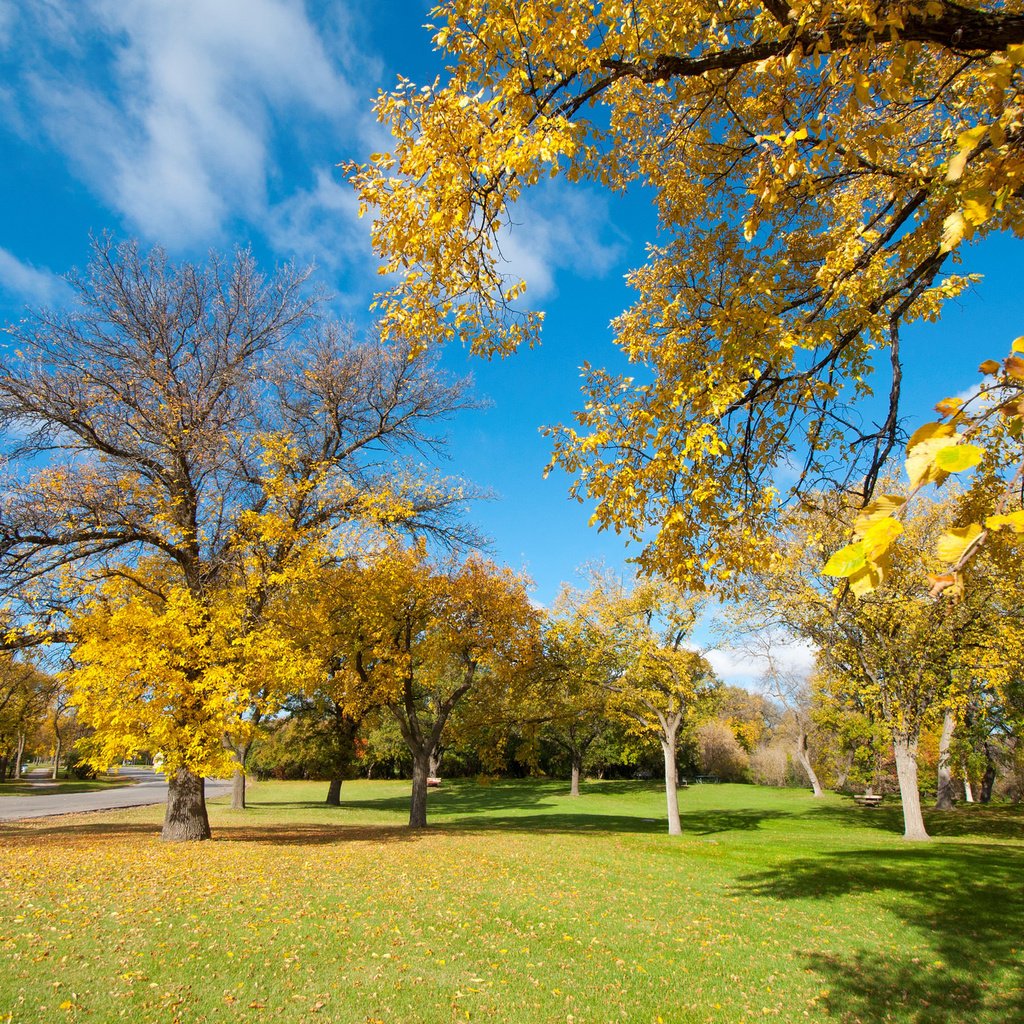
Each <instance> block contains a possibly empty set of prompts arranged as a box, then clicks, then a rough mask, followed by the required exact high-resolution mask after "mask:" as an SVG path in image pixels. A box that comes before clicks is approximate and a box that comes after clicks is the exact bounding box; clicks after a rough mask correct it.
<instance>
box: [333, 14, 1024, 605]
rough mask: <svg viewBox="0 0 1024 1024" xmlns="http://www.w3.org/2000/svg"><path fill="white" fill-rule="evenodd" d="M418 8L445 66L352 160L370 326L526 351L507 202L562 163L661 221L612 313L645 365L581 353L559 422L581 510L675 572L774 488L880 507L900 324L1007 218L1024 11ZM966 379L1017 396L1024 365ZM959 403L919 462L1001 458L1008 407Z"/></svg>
mask: <svg viewBox="0 0 1024 1024" xmlns="http://www.w3.org/2000/svg"><path fill="white" fill-rule="evenodd" d="M434 19H435V22H436V25H435V31H436V35H435V40H436V43H437V45H438V47H439V48H440V49H441V50H442V51H443V52H444V54H445V55H446V57H447V58H448V60H449V72H448V74H447V75H446V76H445V77H444V78H443V79H440V80H438V81H437V82H435V83H433V84H430V85H426V86H424V87H422V88H419V87H418V86H416V85H414V84H413V83H412V82H408V81H406V80H403V81H401V82H400V84H399V86H398V88H397V89H396V90H395V91H393V92H391V93H388V94H385V95H383V96H382V97H381V98H380V100H379V101H378V107H377V110H378V116H379V117H380V119H381V120H382V121H383V122H384V123H385V124H386V125H387V127H388V128H389V129H390V131H391V132H392V133H393V136H394V144H393V146H392V148H391V151H390V152H384V153H381V154H378V155H376V156H374V157H373V158H371V160H370V161H369V162H368V163H367V164H365V165H362V166H356V165H353V166H351V167H350V173H351V175H352V179H353V182H354V185H355V187H356V189H357V191H358V193H359V196H360V199H361V202H362V203H363V204H364V208H366V209H372V210H373V211H374V215H375V223H374V228H373V241H374V245H375V247H376V250H377V252H378V253H379V255H380V257H381V259H382V262H383V266H384V269H385V270H387V271H389V272H392V274H393V276H392V277H391V278H390V281H391V286H390V288H389V290H388V291H386V292H385V293H384V294H383V295H382V296H380V297H379V308H380V311H381V313H382V323H383V325H384V330H385V331H386V332H388V333H389V334H395V335H403V336H406V337H410V338H412V339H413V340H414V341H415V342H420V341H421V340H422V339H446V338H453V337H458V338H462V339H465V340H467V341H468V343H469V344H470V345H471V346H472V347H473V348H474V349H475V350H477V351H484V352H493V351H499V352H508V351H511V350H513V349H514V348H515V347H516V346H518V345H519V344H520V343H522V342H524V341H532V340H533V339H534V337H535V336H536V335H537V334H538V332H539V330H540V324H541V319H542V314H541V313H539V312H538V311H536V310H535V309H531V308H529V306H526V305H523V304H522V302H521V301H520V300H521V296H522V292H523V285H522V282H520V281H519V280H518V279H517V278H515V277H509V275H508V274H506V273H505V271H506V269H507V267H506V266H505V265H504V263H503V260H502V246H501V239H502V233H503V232H504V231H505V230H507V229H508V227H509V225H510V224H511V221H512V219H513V215H514V210H515V207H516V203H517V201H518V200H519V199H520V198H521V197H522V196H523V195H524V194H525V193H526V192H527V190H528V189H529V188H530V187H531V186H533V185H535V184H536V183H537V182H538V181H540V180H543V179H547V178H549V177H551V176H555V177H559V176H561V177H563V178H565V179H567V180H568V181H570V182H576V183H583V184H584V185H591V186H597V187H605V188H610V189H615V190H625V189H629V188H631V187H634V186H640V187H642V188H644V189H645V190H646V194H648V195H650V196H651V197H652V198H653V200H654V204H655V212H656V218H657V225H656V232H655V233H652V242H651V244H650V246H649V247H648V256H647V261H646V263H645V264H644V265H643V266H641V267H639V268H638V269H636V270H634V271H633V272H632V273H631V274H630V275H629V281H630V283H631V284H632V286H633V287H634V288H635V290H636V292H637V298H636V301H635V302H634V304H633V305H632V306H631V307H630V308H629V309H627V310H626V311H625V312H623V314H622V315H621V316H620V317H618V318H617V320H616V321H615V323H614V329H615V331H616V335H617V341H618V344H619V346H620V347H621V349H622V350H623V352H624V354H625V355H626V357H627V358H628V359H629V361H630V362H631V363H633V364H635V367H636V368H635V369H631V370H630V371H629V373H628V374H613V373H608V372H604V371H602V370H601V369H600V368H594V367H589V366H588V367H586V383H585V386H584V391H585V404H584V406H583V408H582V409H581V411H580V412H579V413H578V414H577V421H578V422H577V424H576V425H574V426H563V427H559V428H557V429H556V430H555V431H554V438H555V455H554V458H555V461H556V462H557V463H559V464H560V465H561V466H563V467H564V468H565V469H566V470H568V471H569V472H570V473H573V474H575V475H576V482H575V485H574V490H575V491H576V492H577V493H578V494H580V495H583V494H585V495H587V496H589V497H590V498H591V499H593V500H594V501H595V502H596V519H597V521H598V522H600V523H601V524H603V525H606V526H609V525H610V526H614V527H616V528H620V529H625V530H627V531H628V532H630V533H631V534H632V535H633V536H634V537H636V538H637V539H639V540H640V541H641V542H642V543H643V544H644V562H645V563H646V565H647V566H648V567H653V568H658V569H661V570H664V572H665V574H666V575H667V576H669V577H670V578H675V579H684V578H685V579H688V580H690V581H693V580H694V579H700V578H702V577H705V576H707V575H710V576H711V577H712V578H713V579H714V580H716V581H717V582H719V583H721V584H725V585H731V583H732V582H733V581H734V580H735V578H736V574H737V573H738V572H741V571H742V570H744V569H745V568H746V567H747V566H748V565H749V564H750V562H751V560H752V559H757V558H759V557H763V552H764V549H765V547H766V546H767V547H770V546H771V542H772V540H773V537H772V533H771V522H772V521H773V518H774V516H775V514H776V512H777V509H778V506H779V504H780V500H783V499H785V497H786V496H787V495H788V493H790V491H797V490H801V489H805V488H807V487H820V486H821V485H822V483H823V482H824V481H829V482H837V481H838V482H839V483H841V484H845V485H847V486H850V487H851V488H855V489H857V490H860V491H862V492H863V493H864V494H865V495H867V494H870V492H871V490H872V487H873V485H874V483H875V480H876V477H877V474H878V472H879V471H880V468H881V467H882V466H883V465H884V463H885V461H886V458H887V456H888V455H889V454H890V453H891V452H892V451H893V450H894V446H895V445H896V444H897V442H898V440H899V438H900V418H899V408H900V391H901V381H902V367H903V353H902V350H901V344H900V331H901V328H902V326H903V325H905V324H907V323H911V322H914V321H917V320H921V319H926V320H927V319H932V318H934V317H935V316H936V315H938V313H939V312H940V310H941V308H942V304H943V302H944V301H946V300H947V299H949V298H950V297H952V296H955V295H957V294H958V293H959V292H960V291H961V290H962V289H963V287H964V286H965V283H966V282H967V277H966V276H963V275H961V274H960V273H959V272H958V264H959V262H960V260H961V259H964V260H966V259H967V256H966V253H965V251H964V250H965V246H964V244H963V243H964V242H965V241H966V240H968V239H970V238H971V237H975V236H979V235H982V234H985V233H989V232H996V231H1012V232H1015V233H1018V234H1019V233H1021V231H1022V230H1024V216H1022V215H1024V202H1022V196H1024V189H1022V184H1024V132H1022V129H1021V121H1020V100H1021V84H1022V64H1024V12H1022V11H1021V9H1020V5H1019V0H1012V2H1010V3H998V4H997V3H982V2H973V3H969V4H959V3H955V2H951V0H934V2H927V3H924V2H895V3H890V2H883V0H867V2H856V3H855V2H852V0H792V2H790V0H725V2H721V0H714V2H709V0H686V2H683V3H676V2H673V3H669V2H668V0H651V2H646V3H637V2H634V0H602V2H599V3H594V2H592V0H586V2H584V0H569V2H565V0H515V2H512V3H507V4H501V5H497V4H492V3H486V2H481V0H447V2H445V3H442V4H440V5H439V6H438V7H437V8H436V9H435V11H434ZM1010 330H1013V328H1012V327H1010ZM1004 345H1005V346H1006V347H1009V336H1008V337H1007V338H1006V339H1005V340H1004V341H997V342H994V343H993V347H994V349H995V351H990V352H984V353H982V354H981V357H984V356H988V355H993V354H994V355H997V356H1000V355H1002V354H1003V353H1005V350H1006V349H1005V347H1004ZM1020 345H1021V346H1022V347H1024V342H1021V343H1020ZM1015 348H1016V346H1015ZM984 366H985V368H986V372H992V373H994V374H996V377H995V383H996V385H997V390H998V391H999V392H1000V396H999V397H1000V398H1001V399H1004V400H1005V399H1009V398H1014V400H1015V401H1016V400H1018V399H1019V397H1020V392H1021V389H1022V387H1024V360H1022V359H1021V358H1020V357H1019V356H1016V355H1014V356H1011V358H1010V359H1007V360H1006V361H1005V362H1003V363H1000V362H998V361H996V360H992V361H990V362H986V363H985V364H984ZM878 378H881V383H879V382H878ZM873 379H874V382H873ZM872 390H882V391H883V392H887V393H888V400H887V402H884V403H882V410H881V412H878V413H875V412H873V411H872V412H868V413H867V414H865V413H864V412H862V408H863V407H864V401H863V400H864V399H865V398H866V397H867V396H868V395H869V393H870V392H871V391H872ZM940 397H942V396H936V398H940ZM996 404H997V405H999V404H1000V403H996ZM960 405H962V403H957V402H952V403H947V405H946V408H945V413H946V415H948V416H950V417H951V418H952V419H953V420H954V422H952V423H948V422H947V423H944V424H941V430H942V432H943V433H944V434H945V437H944V438H940V439H939V440H942V441H943V443H942V444H936V445H933V446H931V448H929V449H928V451H927V452H924V450H923V449H922V452H923V454H924V455H926V456H927V457H926V458H924V459H923V461H924V462H926V463H927V464H928V466H931V465H932V459H933V456H934V455H936V454H937V451H938V449H939V448H947V447H953V446H954V445H955V443H956V441H957V440H958V439H959V438H960V436H961V433H966V432H967V431H974V432H975V433H976V434H977V435H978V436H981V437H983V438H984V440H985V445H984V447H986V448H987V450H989V451H990V452H993V453H998V452H999V451H1000V450H1002V449H1003V448H1004V447H1005V446H1006V445H1007V444H1011V443H1012V439H1013V436H1014V434H1016V436H1018V437H1019V436H1020V428H1021V424H1022V419H1021V415H1020V410H1019V408H1018V407H1017V406H1015V405H1010V404H1007V403H1006V401H1003V402H1002V403H1001V409H1002V413H1001V414H999V415H995V416H993V417H990V418H989V420H988V424H987V426H986V427H985V428H984V429H981V428H980V427H978V426H977V425H976V424H975V423H974V422H973V421H972V419H971V418H968V419H967V420H962V419H961V420H957V417H958V416H960V415H961V414H962V410H959V406H960ZM856 406H860V407H861V408H854V407H856ZM867 408H869V409H870V408H871V407H870V405H869V406H867ZM919 440H920V439H919ZM919 454H920V453H919ZM972 454H973V453H966V452H963V451H961V452H958V453H957V455H956V456H955V457H954V459H953V461H954V462H956V461H958V460H961V459H964V460H967V459H968V458H969V456H971V455H972ZM998 457H999V456H998V454H996V455H994V458H996V459H998ZM1014 457H1015V458H1016V459H1017V461H1018V462H1019V461H1020V453H1019V450H1018V451H1017V452H1016V453H1015V456H1014ZM944 458H945V459H946V460H947V462H948V459H949V457H948V454H947V456H945V457H944ZM794 464H795V465H796V467H797V468H798V469H799V474H798V475H799V482H798V483H797V484H795V485H794V486H793V488H788V487H786V488H782V489H781V493H780V492H779V491H777V490H776V479H777V477H776V473H775V471H776V470H777V469H778V468H779V467H784V468H785V469H786V471H787V473H789V472H791V471H792V469H793V467H794ZM961 468H963V467H962V466H961ZM937 474H938V469H936V470H935V473H933V474H932V476H933V477H934V476H935V475H937ZM915 482H916V481H915ZM1012 507H1014V508H1016V507H1018V505H1017V504H1016V503H1015V504H1014V505H1013V506H1012ZM997 511H999V512H1003V511H1006V509H1003V508H1000V509H997ZM1020 515H1024V513H1020ZM1013 528H1015V529H1016V528H1020V529H1024V519H1021V520H1019V521H1018V522H1016V525H1015V526H1014V527H1013ZM869 560H870V559H869ZM861 566H862V567H863V559H862V560H861ZM854 571H855V570H854Z"/></svg>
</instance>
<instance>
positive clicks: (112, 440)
mask: <svg viewBox="0 0 1024 1024" xmlns="http://www.w3.org/2000/svg"><path fill="white" fill-rule="evenodd" d="M71 284H72V286H73V288H74V291H75V293H76V303H75V305H74V306H72V307H71V308H70V309H68V310H66V311H63V312H54V311H50V310H40V311H35V312H32V313H30V314H29V315H28V317H27V318H26V319H24V320H22V321H21V322H19V323H18V324H16V325H12V326H11V327H9V328H8V333H9V335H10V336H11V343H10V346H9V348H8V350H7V352H6V354H5V355H4V357H3V359H2V361H0V425H2V426H3V427H5V428H7V430H8V431H9V433H8V437H9V438H10V439H11V442H12V447H11V450H10V452H9V459H8V464H9V466H10V467H13V468H14V472H13V473H11V475H9V477H8V478H7V480H6V481H5V484H4V488H3V493H2V495H0V557H2V565H0V568H2V570H3V580H4V585H5V588H6V592H7V594H8V595H9V596H12V597H14V598H15V599H16V600H17V601H18V602H19V604H18V607H20V608H22V609H25V610H27V612H28V613H29V615H30V616H33V615H34V616H36V620H37V622H38V621H42V622H43V626H41V627H39V626H37V632H38V630H39V629H48V630H53V631H56V632H59V631H60V626H61V623H62V622H63V621H66V619H62V615H64V614H65V613H69V612H70V613H73V614H75V615H76V616H77V617H76V618H75V620H74V621H75V627H74V628H75V631H76V633H75V636H76V637H77V639H78V640H79V641H81V645H80V648H79V652H78V655H79V663H80V669H81V672H80V673H79V676H78V678H79V679H80V680H81V681H82V682H83V687H82V696H83V698H84V699H81V700H79V701H78V702H79V705H80V712H81V715H82V717H83V719H85V720H87V721H91V722H92V723H93V724H94V725H95V726H96V727H97V729H98V731H99V733H100V734H101V735H100V743H101V746H100V748H99V749H100V750H101V751H102V752H103V753H102V756H103V757H105V758H108V759H109V758H110V757H113V756H115V755H116V752H117V750H118V749H119V747H121V748H124V749H125V750H128V749H135V748H137V747H138V746H139V745H140V744H142V743H144V742H145V737H146V734H147V733H149V734H151V735H152V725H151V724H147V723H146V715H145V714H142V707H141V705H142V703H144V702H147V701H148V702H150V703H153V699H154V698H155V697H156V696H157V692H156V690H150V689H149V686H150V684H151V683H152V685H154V686H156V685H157V681H159V685H160V686H162V687H165V688H169V689H161V690H160V691H159V697H160V700H161V701H162V702H163V707H164V708H165V712H164V714H165V718H164V719H163V720H162V728H161V729H160V730H159V741H160V744H161V747H162V748H163V749H164V755H165V761H164V764H165V770H166V771H167V774H168V778H169V782H170V796H169V799H168V804H167V818H166V822H165V826H164V837H165V838H167V839H197V838H204V837H206V836H208V835H209V824H208V821H207V817H206V810H205V804H204V801H203V783H202V776H203V774H204V773H205V772H207V771H209V770H211V769H214V768H219V767H220V766H222V765H223V749H224V748H223V744H224V738H225V736H227V735H230V734H231V733H232V728H233V727H236V726H237V725H238V722H239V715H240V714H241V713H242V712H243V711H244V709H245V708H246V707H248V706H250V705H251V704H252V702H253V701H254V700H262V699H263V697H262V696H261V694H262V693H263V689H264V687H263V680H262V679H261V678H260V673H259V672H256V673H250V672H248V670H247V669H246V668H245V666H244V665H242V664H241V661H243V660H244V658H242V657H241V652H242V648H243V647H244V645H245V644H246V643H248V644H250V645H251V648H252V649H251V652H250V653H251V654H252V656H253V658H256V659H257V660H259V659H260V658H261V657H262V655H261V654H260V653H259V652H258V651H257V647H258V639H259V637H260V635H261V632H260V631H262V630H266V629H272V628H273V627H274V625H275V624H274V622H273V620H272V619H268V616H269V615H270V613H271V611H272V610H273V608H274V597H275V593H277V592H278V591H279V590H280V585H281V583H282V581H289V580H294V579H295V578H297V577H299V576H301V575H302V574H303V573H304V572H306V571H308V570H309V568H310V566H311V565H315V564H317V562H318V560H319V559H321V558H322V557H323V556H324V555H326V554H333V553H334V552H335V551H336V550H337V549H338V547H339V546H341V545H342V544H343V536H342V535H343V533H344V530H345V529H346V528H347V527H348V526H349V525H350V524H352V523H357V522H360V521H367V520H370V521H374V522H377V523H378V524H384V525H385V526H386V527H387V526H393V525H394V524H398V523H402V524H406V525H416V524H419V525H422V526H424V527H425V528H431V529H434V530H435V531H437V532H439V533H441V534H442V535H444V534H446V532H449V531H454V532H455V533H456V534H458V533H459V531H460V530H461V527H460V526H459V525H458V522H457V520H452V519H451V518H450V514H451V512H452V510H453V509H457V508H458V507H459V505H460V502H461V501H462V498H463V494H462V493H461V491H460V490H459V489H458V488H453V487H451V486H449V485H447V484H445V483H444V482H443V481H433V482H431V481H429V480H426V481H425V480H424V479H423V474H422V470H420V469H417V468H416V466H415V465H412V464H410V463H408V461H407V460H406V459H404V458H403V456H405V457H407V456H408V455H410V454H416V455H418V454H420V453H422V452H423V451H425V450H429V449H431V448H432V447H434V446H435V445H436V444H437V438H436V437H435V436H434V435H433V433H432V432H431V428H432V424H433V423H434V421H436V420H437V418H438V417H441V416H444V415H445V414H447V413H449V412H451V411H452V410H454V409H457V408H459V407H460V406H463V405H464V404H466V401H467V400H466V391H465V387H464V385H463V384H462V383H461V382H452V381H448V380H446V379H444V378H443V377H442V376H440V375H439V374H438V373H437V372H436V370H435V368H434V367H433V366H431V365H429V364H425V363H420V362H417V361H411V360H410V359H409V347H408V346H403V345H397V346H394V345H392V346H390V347H388V346H384V345H382V344H379V343H376V342H371V343H357V342H356V341H355V340H353V338H352V337H351V336H350V334H349V333H348V332H347V331H346V330H344V329H342V328H340V327H338V326H337V325H336V324H334V323H331V322H330V321H329V320H327V319H326V318H325V315H324V313H325V311H324V306H323V303H322V301H321V300H320V299H319V298H318V297H317V295H316V293H315V292H313V291H312V290H311V289H310V288H309V285H308V281H307V274H306V273H305V272H300V271H296V270H294V269H292V268H288V267H285V268H282V269H280V270H278V271H277V272H275V273H274V274H272V275H270V276H269V277H265V276H264V275H263V274H261V273H260V272H259V270H258V269H257V267H256V265H255V263H254V261H253V259H252V257H251V256H250V255H249V254H248V253H246V252H239V253H237V254H236V255H235V257H234V259H232V260H224V259H221V258H219V257H216V256H214V257H211V259H210V261H209V262H208V263H207V264H206V265H205V266H194V265H190V264H182V265H177V266H176V265H174V264H172V263H170V262H169V261H168V259H167V258H166V256H165V255H164V253H163V252H162V251H160V250H158V249H157V250H154V251H152V252H150V253H146V254H143V253H140V252H139V250H138V248H137V247H136V246H135V245H134V244H124V245H120V246H114V245H112V244H110V243H109V242H107V241H102V242H100V243H98V244H97V245H96V247H95V252H94V255H93V259H92V262H91V263H90V264H89V266H88V268H87V270H86V272H85V273H84V274H81V275H77V276H73V277H72V278H71ZM55 580H56V581H57V585H55V583H54V581H55ZM54 604H56V607H54ZM69 605H70V607H69ZM29 626H31V623H30V624H29ZM164 630H166V632H163V631H164ZM23 632H25V633H28V634H31V629H30V628H26V629H25V630H24V631H23ZM129 634H130V637H131V641H130V644H129V647H130V653H131V657H130V658H126V659H124V661H123V663H122V662H119V661H118V655H117V648H118V643H119V642H120V641H119V639H118V638H119V637H120V638H121V639H122V640H123V639H125V638H127V637H128V635H129ZM277 635H280V631H278V634H277ZM65 636H66V634H65ZM281 642H282V644H283V645H284V646H287V645H286V644H284V640H283V639H282V640H281ZM167 644H171V645H172V647H171V650H170V652H169V654H168V656H167V657H166V658H164V659H163V660H162V661H161V660H160V659H159V658H158V656H157V655H158V652H159V651H160V650H162V649H164V647H165V646H166V645H167ZM127 649H128V648H126V650H127ZM282 649H283V648H282ZM224 658H226V659H227V661H225V660H224ZM157 662H159V664H158V663H157ZM263 667H264V669H267V671H269V668H268V666H266V665H264V666H263ZM108 670H109V671H108ZM151 672H152V673H155V674H153V675H148V673H151ZM264 674H265V673H264ZM229 677H232V678H231V679H229ZM246 680H248V681H249V682H248V684H247V685H242V684H243V682H245V681H246ZM211 694H219V695H221V696H223V697H224V699H223V700H220V699H207V697H208V696H210V695H211ZM133 702H134V703H133ZM111 708H121V709H123V710H125V711H126V712H128V713H126V714H124V715H113V716H111V715H110V714H109V713H108V712H109V710H110V709H111ZM122 726H123V728H122ZM118 733H120V740H119V739H118Z"/></svg>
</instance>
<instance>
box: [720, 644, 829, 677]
mask: <svg viewBox="0 0 1024 1024" xmlns="http://www.w3.org/2000/svg"><path fill="white" fill-rule="evenodd" d="M704 656H705V657H706V658H707V659H708V661H709V662H710V663H711V667H712V668H713V669H714V670H715V673H716V675H717V676H718V677H719V678H720V679H721V680H722V682H724V683H729V684H730V685H733V686H743V687H746V688H748V689H760V688H761V681H762V678H763V676H764V674H765V672H766V671H767V669H768V662H767V660H766V659H765V657H764V656H763V655H759V654H756V653H754V652H753V651H746V650H742V649H739V648H731V647H730V648H715V649H713V650H710V651H705V652H704ZM814 658H815V652H814V649H813V648H812V647H810V646H808V645H807V644H805V643H803V642H801V641H799V640H790V641H788V642H785V643H777V644H774V645H773V646H772V659H773V662H774V666H775V669H776V670H777V671H780V672H784V673H789V672H792V673H795V674H797V675H808V674H810V672H811V670H812V669H813V668H814Z"/></svg>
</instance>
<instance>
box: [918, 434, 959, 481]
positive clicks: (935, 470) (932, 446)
mask: <svg viewBox="0 0 1024 1024" xmlns="http://www.w3.org/2000/svg"><path fill="white" fill-rule="evenodd" d="M954 443H955V441H952V440H950V439H949V438H947V437H933V438H932V439H931V440H929V441H922V442H921V443H920V444H916V445H914V447H913V448H911V449H910V451H909V452H908V454H907V461H906V467H907V476H908V477H909V478H910V485H911V486H912V487H920V486H921V485H922V484H941V483H942V482H943V480H945V479H946V477H947V476H948V475H949V474H948V473H946V472H944V471H943V470H941V469H939V467H938V466H936V465H935V456H936V455H937V454H938V453H939V452H940V451H941V450H942V449H943V448H948V447H949V446H950V445H951V444H954Z"/></svg>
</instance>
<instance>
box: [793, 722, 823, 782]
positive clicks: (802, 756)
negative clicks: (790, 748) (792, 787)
mask: <svg viewBox="0 0 1024 1024" xmlns="http://www.w3.org/2000/svg"><path fill="white" fill-rule="evenodd" d="M796 759H797V761H799V762H800V767H801V768H803V770H804V774H805V775H806V776H807V781H808V782H810V784H811V789H812V790H813V792H814V795H815V796H821V794H822V790H821V783H820V782H819V781H818V773H817V772H816V771H815V770H814V766H813V765H812V764H811V758H810V755H809V754H808V752H807V733H806V732H804V730H803V727H802V726H801V728H800V735H799V737H798V738H797V741H796Z"/></svg>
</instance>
